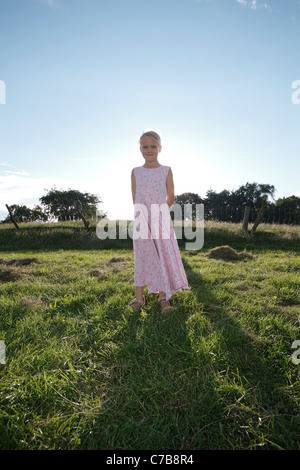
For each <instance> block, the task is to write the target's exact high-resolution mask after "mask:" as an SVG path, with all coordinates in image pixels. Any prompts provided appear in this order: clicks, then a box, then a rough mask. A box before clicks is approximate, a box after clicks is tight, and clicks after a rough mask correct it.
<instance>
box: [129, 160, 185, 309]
mask: <svg viewBox="0 0 300 470" xmlns="http://www.w3.org/2000/svg"><path fill="white" fill-rule="evenodd" d="M169 169H170V167H169V166H163V165H161V166H159V167H157V168H144V167H143V166H141V167H137V168H134V174H135V179H136V197H135V213H134V234H133V246H134V267H135V279H134V285H135V286H140V287H142V286H148V292H149V293H153V292H159V291H160V292H165V294H166V299H167V300H168V299H169V298H170V297H171V296H172V295H173V294H174V292H176V291H178V290H181V289H189V286H188V282H187V278H186V274H185V271H184V268H183V265H182V260H181V256H180V252H179V247H178V243H177V239H176V235H175V232H174V228H173V224H172V220H171V217H170V211H169V207H168V205H167V202H166V196H167V186H166V180H167V175H168V172H169Z"/></svg>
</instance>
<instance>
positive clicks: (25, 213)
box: [3, 204, 47, 223]
mask: <svg viewBox="0 0 300 470" xmlns="http://www.w3.org/2000/svg"><path fill="white" fill-rule="evenodd" d="M6 207H7V210H8V211H9V215H8V216H7V217H6V219H5V220H4V221H3V222H4V223H6V222H10V221H13V219H14V220H15V221H17V222H36V221H46V220H47V215H46V214H45V212H44V211H43V209H42V208H41V207H40V206H35V207H34V208H33V209H30V208H29V207H27V206H25V205H22V206H20V205H18V204H12V205H11V206H7V205H6Z"/></svg>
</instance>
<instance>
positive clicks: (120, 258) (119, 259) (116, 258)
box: [108, 256, 126, 263]
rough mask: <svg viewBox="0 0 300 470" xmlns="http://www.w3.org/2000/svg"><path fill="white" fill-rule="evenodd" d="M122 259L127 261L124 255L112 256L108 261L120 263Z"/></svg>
mask: <svg viewBox="0 0 300 470" xmlns="http://www.w3.org/2000/svg"><path fill="white" fill-rule="evenodd" d="M121 261H126V258H124V257H122V256H121V257H115V256H114V257H113V258H110V260H109V261H108V263H120V262H121Z"/></svg>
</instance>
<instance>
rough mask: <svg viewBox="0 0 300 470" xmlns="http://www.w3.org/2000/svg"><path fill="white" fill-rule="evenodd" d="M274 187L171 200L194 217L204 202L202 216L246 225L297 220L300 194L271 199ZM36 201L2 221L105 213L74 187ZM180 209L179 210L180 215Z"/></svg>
mask: <svg viewBox="0 0 300 470" xmlns="http://www.w3.org/2000/svg"><path fill="white" fill-rule="evenodd" d="M274 194H275V187H274V186H272V185H269V184H258V183H246V184H245V185H243V186H240V187H239V188H238V189H237V190H235V191H228V190H225V189H224V190H223V191H221V192H219V193H218V192H216V191H213V190H212V189H209V190H208V191H207V193H206V196H205V197H204V198H201V197H200V196H199V195H198V194H196V193H191V192H190V193H183V194H180V195H177V196H175V203H176V204H179V205H181V206H182V209H183V206H184V205H185V204H191V207H192V215H191V217H192V218H193V219H195V217H196V205H197V204H203V205H204V218H205V220H219V221H225V222H235V223H239V222H243V224H244V228H245V229H247V223H248V222H254V223H255V221H256V220H257V217H258V216H259V217H260V220H259V222H266V223H285V224H299V223H300V197H297V196H289V197H284V198H280V199H278V200H277V201H276V200H275V199H274ZM39 201H40V203H41V204H40V205H36V206H35V207H34V208H33V209H30V208H29V207H26V206H25V205H18V204H13V205H11V206H10V207H8V206H7V207H8V210H9V214H8V216H7V217H6V219H5V220H4V221H3V223H5V222H10V221H11V220H12V219H14V220H15V222H51V221H67V220H79V219H82V220H83V221H84V223H85V226H86V228H87V226H88V224H89V222H88V220H94V219H96V214H97V218H98V219H99V218H101V217H105V216H106V214H105V213H103V212H102V213H101V211H99V210H98V205H99V204H100V203H102V201H101V199H100V198H99V197H98V196H97V195H95V194H90V193H87V192H86V193H82V192H80V191H78V190H75V189H69V190H65V191H64V190H58V189H56V188H52V189H51V190H50V191H48V193H47V194H46V195H45V196H43V197H41V198H40V199H39ZM183 217H184V210H182V218H183Z"/></svg>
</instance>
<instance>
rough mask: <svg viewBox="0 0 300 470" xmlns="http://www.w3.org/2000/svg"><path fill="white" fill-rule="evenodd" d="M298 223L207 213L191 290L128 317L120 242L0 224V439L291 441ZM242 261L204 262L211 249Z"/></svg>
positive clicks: (179, 444) (34, 443) (44, 443)
mask: <svg viewBox="0 0 300 470" xmlns="http://www.w3.org/2000/svg"><path fill="white" fill-rule="evenodd" d="M299 240H300V228H299V227H288V226H284V227H282V226H266V225H262V226H259V230H258V232H257V234H256V236H255V237H254V238H253V239H249V240H245V238H244V237H243V236H242V234H241V233H240V227H238V226H236V225H231V224H225V223H223V224H221V223H219V224H218V223H207V224H206V231H205V244H204V247H203V249H202V250H200V251H199V252H193V251H190V252H188V251H185V250H184V245H183V243H182V242H181V243H180V246H181V250H182V251H181V254H182V259H183V263H184V266H185V269H186V273H187V277H188V280H189V284H190V286H191V290H190V291H189V292H186V293H177V294H176V295H175V296H174V300H173V305H174V306H175V310H174V311H173V312H171V313H170V314H168V315H165V316H162V315H161V314H160V310H159V306H158V304H157V302H156V299H155V296H153V295H148V294H146V300H147V303H146V307H145V308H144V309H143V310H142V311H141V312H137V313H133V312H132V311H131V310H130V309H129V308H128V307H127V304H128V302H129V301H130V300H131V299H132V298H133V296H134V287H133V276H134V266H133V252H132V247H131V243H132V242H131V241H130V240H129V241H128V240H127V241H126V240H125V241H105V242H103V241H102V242H101V241H99V240H98V239H97V238H96V237H95V236H94V234H93V233H90V234H88V233H87V232H85V231H84V229H83V228H81V227H80V226H74V225H73V224H64V225H61V226H58V225H57V226H53V227H48V226H42V227H41V226H38V227H37V226H34V225H24V226H21V228H20V231H19V232H16V231H15V230H14V229H13V228H12V227H11V226H9V225H7V226H2V227H1V228H0V245H1V248H0V249H1V251H0V302H1V304H0V305H1V306H0V308H1V315H0V340H3V341H4V342H5V345H6V362H5V364H1V365H0V381H1V396H0V448H1V449H31V450H46V449H51V450H53V449H78V450H79V449H103V450H105V449H115V450H120V449H125V450H134V449H135V450H140V449H150V450H155V449H165V450H172V449H173V450H196V449H210V450H212V449H264V450H269V449H274V450H275V449H276V450H277V449H287V450H291V449H299V447H300V445H299V442H300V433H299V429H300V427H299V424H300V422H299V421H300V420H299V416H300V415H299V398H300V387H299V370H300V369H299V367H300V365H296V364H295V363H293V361H292V360H291V356H292V354H293V352H294V350H293V349H292V347H291V346H292V343H293V342H294V341H295V340H300V331H299V330H300V329H299V322H300V311H299V305H300V299H299V279H300V275H299V254H300V250H299ZM225 244H226V245H227V244H228V245H230V246H231V247H233V248H235V249H236V250H238V251H240V250H243V249H244V248H246V249H247V251H249V252H251V253H252V254H253V255H255V257H254V258H253V259H247V258H246V259H242V260H236V261H233V260H225V259H214V258H210V257H209V256H207V255H208V252H209V250H210V249H211V248H213V247H216V246H218V245H225Z"/></svg>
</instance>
